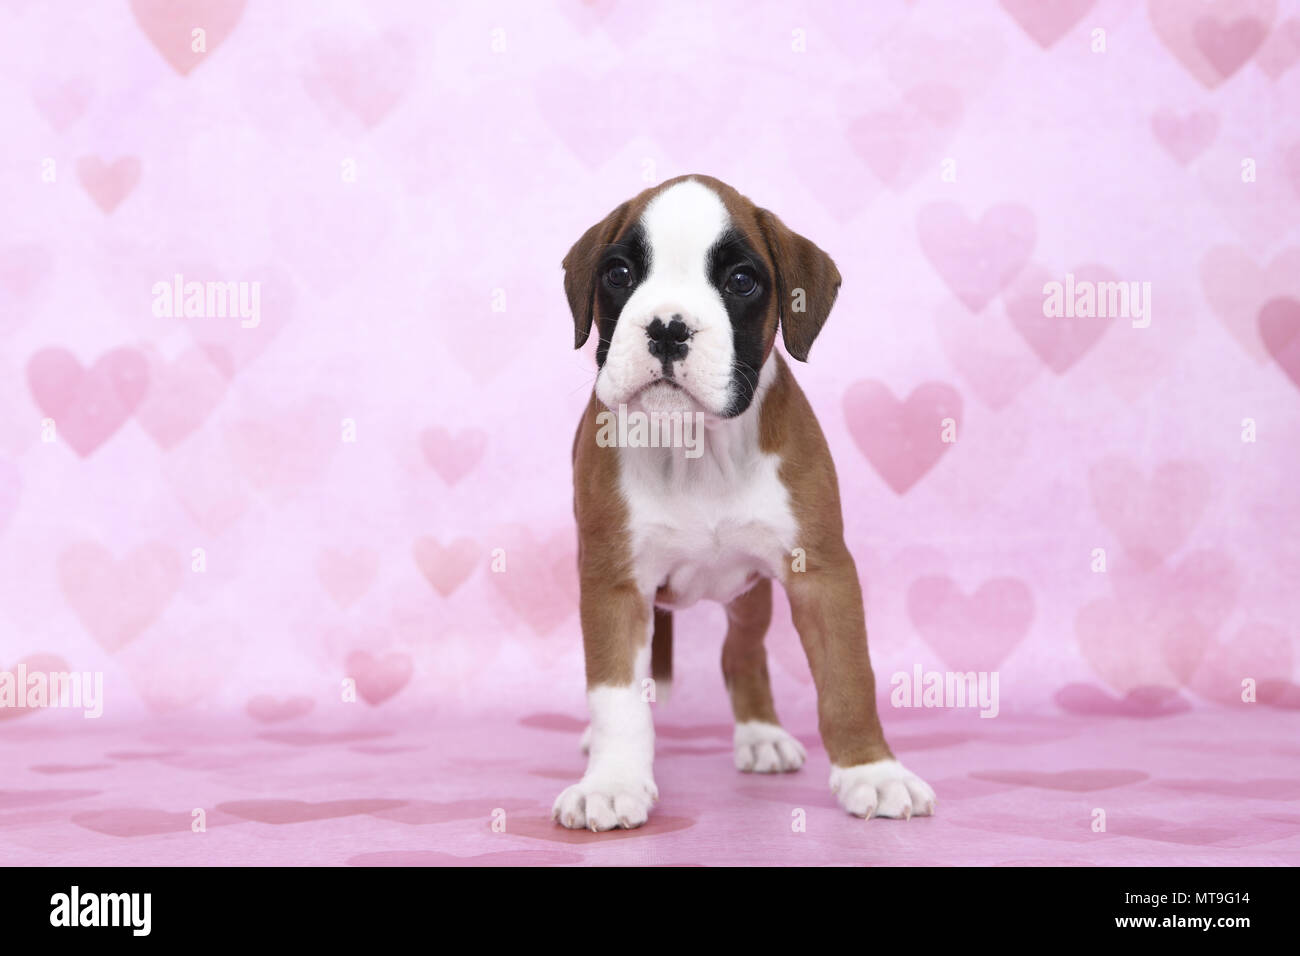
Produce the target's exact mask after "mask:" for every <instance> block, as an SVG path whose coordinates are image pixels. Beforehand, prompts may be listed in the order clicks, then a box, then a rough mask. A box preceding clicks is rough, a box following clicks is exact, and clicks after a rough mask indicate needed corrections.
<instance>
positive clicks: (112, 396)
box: [27, 348, 149, 458]
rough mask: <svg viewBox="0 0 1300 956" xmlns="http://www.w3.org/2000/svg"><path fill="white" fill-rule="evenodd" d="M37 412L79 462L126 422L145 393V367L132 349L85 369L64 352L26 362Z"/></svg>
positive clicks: (107, 355)
mask: <svg viewBox="0 0 1300 956" xmlns="http://www.w3.org/2000/svg"><path fill="white" fill-rule="evenodd" d="M27 384H28V387H29V388H30V389H31V392H32V397H33V398H34V399H35V400H36V405H37V407H38V408H39V409H40V410H41V411H42V412H43V413H44V414H45V415H46V416H48V417H49V418H51V419H53V420H54V426H55V429H56V430H57V432H58V434H60V435H62V436H63V439H64V440H65V441H66V442H67V443H68V444H69V445H70V446H72V449H73V450H74V451H75V452H76V453H77V454H78V455H80V456H81V457H82V458H86V457H88V456H89V455H90V454H92V453H93V452H94V451H95V449H97V448H98V447H99V446H100V445H102V444H103V443H104V442H106V441H107V440H108V439H109V438H110V437H111V436H112V435H113V433H114V432H116V431H117V430H118V429H119V428H121V427H122V425H123V424H125V423H126V421H127V420H128V419H129V418H130V417H131V415H132V413H133V412H134V411H135V409H136V407H137V406H139V404H140V402H141V401H143V399H144V396H145V393H146V392H147V391H148V388H149V366H148V363H147V362H146V361H145V359H144V356H143V355H141V354H140V353H139V352H137V351H136V350H135V349H128V348H119V349H114V350H112V351H111V352H105V353H104V354H103V355H101V356H100V357H99V358H98V359H97V360H96V361H95V364H94V365H92V366H91V367H90V368H89V369H85V368H83V367H82V365H81V363H80V362H78V361H77V359H76V357H75V356H74V355H73V354H72V353H71V352H69V351H68V350H67V349H63V348H48V349H42V350H41V351H39V352H37V353H36V354H35V355H33V356H32V357H31V359H30V360H28V362H27Z"/></svg>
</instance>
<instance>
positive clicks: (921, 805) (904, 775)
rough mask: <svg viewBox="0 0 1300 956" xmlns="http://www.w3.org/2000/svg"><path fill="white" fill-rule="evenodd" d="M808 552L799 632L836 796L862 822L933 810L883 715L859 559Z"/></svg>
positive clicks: (797, 607)
mask: <svg viewBox="0 0 1300 956" xmlns="http://www.w3.org/2000/svg"><path fill="white" fill-rule="evenodd" d="M828 551H829V554H828V555H822V554H821V551H820V549H818V550H817V552H816V555H817V558H818V559H819V560H814V551H813V549H809V552H808V554H809V559H810V560H809V566H808V569H807V570H806V571H802V572H794V571H791V572H788V573H787V575H786V582H785V586H786V593H787V595H788V596H789V598H790V609H791V613H792V615H793V617H794V626H795V629H796V630H798V632H799V639H800V640H801V641H802V642H803V646H804V652H805V653H806V654H807V655H808V665H809V667H810V668H811V670H812V675H813V682H814V683H815V684H816V686H817V716H818V725H819V729H820V731H821V736H822V743H823V744H824V745H825V747H826V753H827V755H829V757H830V759H831V791H832V792H833V793H834V794H835V795H836V796H837V797H838V798H839V801H840V805H841V806H843V807H844V809H845V810H847V811H848V812H849V813H852V814H853V815H854V816H859V817H868V818H869V817H872V816H880V817H902V818H904V819H906V818H908V817H911V816H912V815H913V814H915V815H917V816H923V815H926V814H930V813H933V812H934V804H935V796H934V791H933V790H931V789H930V786H929V785H928V784H927V783H926V782H925V781H923V780H922V779H921V778H920V777H918V776H916V774H914V773H912V772H911V771H909V770H908V769H907V768H905V767H904V766H903V765H902V764H901V763H899V762H898V761H897V760H895V759H894V755H893V754H892V753H891V752H890V750H889V746H888V744H886V743H885V734H884V731H883V730H881V727H880V718H879V716H878V715H877V714H876V679H875V675H874V674H873V673H872V671H871V658H870V656H869V655H868V653H867V627H866V620H865V617H864V614H863V608H862V588H861V586H860V585H859V584H858V572H857V568H856V567H855V566H854V564H853V557H852V555H850V554H849V552H848V549H847V548H845V547H844V545H843V544H842V543H840V544H838V545H837V546H835V547H833V548H830V549H828Z"/></svg>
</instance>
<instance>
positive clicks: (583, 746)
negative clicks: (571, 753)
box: [578, 724, 591, 754]
mask: <svg viewBox="0 0 1300 956" xmlns="http://www.w3.org/2000/svg"><path fill="white" fill-rule="evenodd" d="M578 749H579V750H581V751H582V752H583V753H585V754H589V753H591V724H588V725H587V729H586V730H584V731H583V732H582V737H581V739H579V741H578Z"/></svg>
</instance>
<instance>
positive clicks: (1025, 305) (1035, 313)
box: [1005, 265, 1118, 375]
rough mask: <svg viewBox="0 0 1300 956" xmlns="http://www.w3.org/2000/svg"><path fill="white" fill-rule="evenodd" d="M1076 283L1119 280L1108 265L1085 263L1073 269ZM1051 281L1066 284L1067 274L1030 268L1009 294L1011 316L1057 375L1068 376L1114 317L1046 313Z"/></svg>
mask: <svg viewBox="0 0 1300 956" xmlns="http://www.w3.org/2000/svg"><path fill="white" fill-rule="evenodd" d="M1070 273H1071V274H1073V275H1074V277H1075V281H1076V282H1115V281H1118V277H1117V276H1116V275H1115V274H1114V273H1113V272H1111V271H1110V270H1109V269H1107V268H1106V267H1105V266H1097V265H1083V266H1077V267H1076V268H1074V269H1072V270H1070ZM1049 281H1055V282H1060V283H1064V282H1065V281H1066V279H1065V275H1061V276H1052V275H1050V274H1048V272H1047V270H1046V269H1044V268H1042V267H1041V266H1034V267H1031V268H1029V269H1026V270H1025V272H1024V273H1022V274H1021V276H1020V278H1019V279H1017V280H1016V283H1015V285H1014V287H1013V289H1012V290H1010V291H1009V292H1008V294H1007V296H1006V299H1005V302H1006V310H1007V315H1008V317H1009V318H1010V319H1011V324H1012V325H1013V326H1014V327H1015V329H1016V331H1017V332H1019V333H1020V336H1021V337H1022V338H1023V339H1024V340H1025V342H1027V343H1028V344H1029V347H1030V348H1031V349H1033V351H1034V354H1035V355H1037V356H1038V357H1039V358H1040V359H1041V360H1042V362H1043V364H1044V365H1046V366H1047V367H1048V368H1050V369H1051V370H1052V371H1053V372H1055V373H1056V374H1057V375H1064V374H1065V373H1066V372H1068V371H1069V370H1070V368H1071V367H1072V366H1073V365H1074V364H1075V363H1076V362H1078V361H1079V359H1081V358H1083V356H1084V355H1086V354H1087V352H1088V350H1089V349H1091V348H1092V347H1093V346H1094V345H1096V344H1097V343H1098V342H1099V341H1100V340H1101V337H1102V336H1103V335H1104V334H1105V333H1106V330H1107V329H1109V328H1110V327H1111V325H1113V324H1114V320H1112V319H1100V318H1088V317H1083V316H1052V315H1044V314H1043V313H1044V303H1045V301H1046V299H1045V294H1044V292H1043V288H1044V286H1045V285H1046V284H1047V283H1048V282H1049Z"/></svg>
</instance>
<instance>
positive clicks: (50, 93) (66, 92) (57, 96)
mask: <svg viewBox="0 0 1300 956" xmlns="http://www.w3.org/2000/svg"><path fill="white" fill-rule="evenodd" d="M94 95H95V87H94V84H92V83H91V82H90V80H89V79H88V78H87V77H84V76H79V77H75V78H74V79H70V80H54V79H43V80H40V81H38V82H37V83H35V84H33V86H32V101H33V102H34V103H35V104H36V108H37V109H38V110H40V111H41V115H42V116H44V117H45V119H46V121H48V122H49V124H50V126H52V127H53V128H54V130H55V131H56V132H59V133H62V132H63V131H64V130H65V129H67V128H68V127H69V126H71V125H72V124H73V123H75V122H76V121H77V120H79V119H81V117H82V116H84V115H85V112H86V107H88V106H89V105H90V100H91V98H92V97H93V96H94Z"/></svg>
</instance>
